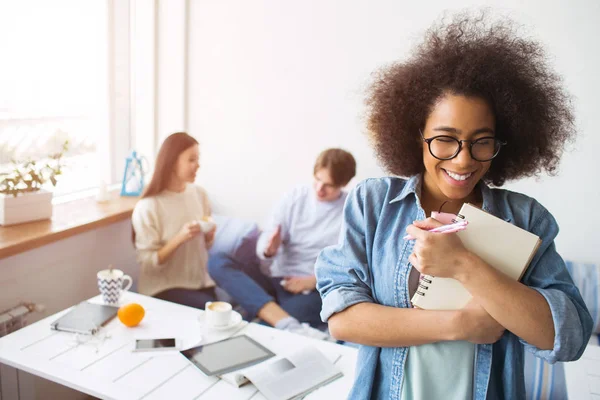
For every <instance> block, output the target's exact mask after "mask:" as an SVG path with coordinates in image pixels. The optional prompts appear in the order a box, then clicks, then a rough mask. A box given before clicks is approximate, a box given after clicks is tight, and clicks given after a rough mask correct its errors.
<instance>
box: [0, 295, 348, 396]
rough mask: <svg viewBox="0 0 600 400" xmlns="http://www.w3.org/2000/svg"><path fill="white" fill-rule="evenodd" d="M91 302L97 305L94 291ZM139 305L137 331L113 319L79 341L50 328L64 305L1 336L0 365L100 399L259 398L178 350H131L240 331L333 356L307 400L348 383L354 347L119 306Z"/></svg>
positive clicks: (147, 300)
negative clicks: (334, 370)
mask: <svg viewBox="0 0 600 400" xmlns="http://www.w3.org/2000/svg"><path fill="white" fill-rule="evenodd" d="M90 301H92V302H101V299H100V297H99V296H97V297H94V298H93V299H91V300H90ZM130 302H136V303H139V304H141V305H142V306H144V308H145V309H146V316H145V318H144V320H143V321H142V323H141V324H140V325H139V326H137V327H135V328H127V327H125V326H124V325H123V324H121V323H120V322H119V321H118V319H116V318H115V319H114V320H113V321H111V322H110V323H109V324H107V325H106V327H104V328H103V329H102V331H101V334H100V336H102V333H104V334H106V335H107V337H106V338H105V339H104V340H98V339H93V340H92V341H90V342H87V343H84V344H78V343H77V341H76V340H75V335H74V334H71V333H67V332H57V331H53V330H51V329H50V323H51V322H53V321H55V320H56V319H57V318H58V317H60V316H61V315H62V314H64V313H66V312H67V311H68V310H64V311H62V312H59V313H57V314H55V315H52V316H50V317H47V318H45V319H43V320H41V321H38V322H36V323H34V324H32V325H30V326H27V327H25V328H23V329H20V330H19V331H16V332H14V333H12V334H10V335H8V336H5V337H3V338H1V339H0V362H1V363H4V364H7V365H10V366H12V367H14V368H18V369H21V370H24V371H27V372H29V373H31V374H34V375H38V376H41V377H43V378H46V379H49V380H51V381H54V382H57V383H59V384H62V385H65V386H68V387H71V388H73V389H76V390H79V391H81V392H84V393H87V394H90V395H92V396H96V397H100V398H103V399H127V400H131V399H232V400H235V399H250V398H252V400H263V399H264V397H263V396H262V395H261V394H260V393H257V390H256V388H255V387H254V386H253V385H251V384H248V385H245V386H242V387H241V388H236V387H234V386H232V385H231V384H229V383H227V382H224V381H221V380H219V379H217V378H215V377H208V376H206V375H204V374H203V373H202V372H201V371H200V370H198V369H197V368H196V367H194V366H193V365H192V364H191V363H190V362H189V361H188V360H187V359H185V357H183V356H182V355H181V354H179V353H178V352H143V353H135V352H132V351H131V348H132V344H133V341H134V338H140V337H147V338H149V337H178V338H182V339H183V347H184V348H189V347H192V346H194V345H197V344H199V343H200V342H199V338H201V339H200V340H201V343H209V342H213V341H217V340H221V339H224V338H227V337H230V336H233V335H237V334H246V335H248V336H250V337H252V338H253V339H255V340H256V341H258V342H259V343H261V344H262V345H264V346H265V347H267V348H269V349H270V350H271V351H273V352H274V353H275V354H282V355H285V354H286V353H289V352H290V351H291V350H293V349H297V348H299V347H301V346H314V347H316V348H318V349H319V350H320V351H322V352H323V353H324V354H325V355H327V356H328V357H329V358H330V359H335V360H336V365H337V366H338V367H339V368H340V369H341V370H342V371H343V373H344V376H343V377H342V378H340V379H337V380H335V381H333V382H331V383H330V384H328V385H326V386H323V387H321V388H319V389H317V390H316V391H314V392H312V393H311V394H309V395H308V396H307V397H306V399H331V398H345V397H346V396H347V394H348V392H349V390H350V387H351V386H352V382H353V379H354V368H355V364H356V356H357V351H356V349H354V348H351V347H348V346H341V345H338V344H334V343H331V342H325V341H321V340H315V339H310V338H307V337H304V336H300V335H296V334H293V333H289V332H284V331H281V330H277V329H273V328H269V327H266V326H262V325H258V324H254V323H246V322H242V323H241V324H240V325H238V326H237V327H234V328H232V329H230V330H229V331H216V332H215V331H209V330H207V329H206V328H204V327H203V326H202V325H201V323H200V322H199V320H198V317H199V316H200V314H201V313H202V311H201V310H197V309H194V308H189V307H185V306H181V305H178V304H174V303H169V302H166V301H162V300H158V299H155V298H152V297H147V296H143V295H140V294H136V293H127V294H126V295H125V297H124V298H123V299H122V301H121V303H123V304H125V303H130Z"/></svg>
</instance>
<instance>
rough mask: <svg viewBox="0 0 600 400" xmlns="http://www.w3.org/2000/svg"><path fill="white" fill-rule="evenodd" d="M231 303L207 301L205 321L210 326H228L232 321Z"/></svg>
mask: <svg viewBox="0 0 600 400" xmlns="http://www.w3.org/2000/svg"><path fill="white" fill-rule="evenodd" d="M231 312H232V307H231V304H229V303H227V302H225V301H214V302H213V301H207V302H206V305H205V306H204V315H205V321H206V323H207V324H208V325H209V326H214V327H217V326H226V325H228V324H229V323H230V322H231Z"/></svg>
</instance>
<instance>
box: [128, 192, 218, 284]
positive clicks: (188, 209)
mask: <svg viewBox="0 0 600 400" xmlns="http://www.w3.org/2000/svg"><path fill="white" fill-rule="evenodd" d="M210 212H211V211H210V205H209V202H208V197H207V196H206V193H205V191H204V190H203V189H202V188H200V187H199V186H196V185H194V184H188V185H187V186H186V188H185V190H184V191H183V192H181V193H176V192H171V191H168V190H165V191H163V192H161V193H159V194H158V195H156V196H152V197H147V198H144V199H141V200H140V201H139V202H138V203H137V204H136V206H135V209H134V210H133V215H132V223H133V228H134V230H135V233H136V237H135V247H136V254H137V261H138V263H139V264H140V266H141V270H140V277H139V283H138V290H139V292H140V293H142V294H145V295H148V296H152V295H155V294H157V293H160V292H162V291H164V290H168V289H174V288H185V289H201V288H206V287H212V286H215V283H214V281H213V280H212V279H211V278H210V276H209V275H208V270H207V267H206V264H207V261H208V250H207V246H206V243H205V241H204V235H203V234H199V235H197V236H195V237H194V238H193V239H191V240H189V241H187V242H185V243H184V244H182V245H181V246H179V247H178V248H177V249H176V250H175V251H174V252H173V254H171V256H170V257H169V258H168V259H167V260H166V261H165V262H164V263H163V264H159V263H158V250H159V249H160V248H162V247H163V246H164V245H165V244H166V243H167V241H169V240H170V239H171V238H173V237H174V236H175V235H176V234H177V233H178V232H179V231H180V230H181V228H182V227H183V225H184V224H186V223H188V222H191V221H193V220H200V219H201V218H202V217H204V216H209V215H210Z"/></svg>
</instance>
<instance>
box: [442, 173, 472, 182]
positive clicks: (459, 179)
mask: <svg viewBox="0 0 600 400" xmlns="http://www.w3.org/2000/svg"><path fill="white" fill-rule="evenodd" d="M444 171H446V173H447V174H448V175H449V176H450V178H452V179H455V180H457V181H464V180H465V179H468V178H469V177H470V176H471V175H473V173H472V172H470V173H468V174H465V175H459V174H455V173H454V172H450V171H448V170H444Z"/></svg>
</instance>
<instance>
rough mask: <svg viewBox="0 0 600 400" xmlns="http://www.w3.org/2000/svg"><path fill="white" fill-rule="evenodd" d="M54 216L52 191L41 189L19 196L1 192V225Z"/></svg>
mask: <svg viewBox="0 0 600 400" xmlns="http://www.w3.org/2000/svg"><path fill="white" fill-rule="evenodd" d="M49 218H52V192H48V191H46V190H40V191H38V192H31V193H25V194H20V195H18V196H17V197H14V196H7V195H3V194H0V225H13V224H21V223H23V222H30V221H37V220H40V219H49Z"/></svg>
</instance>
